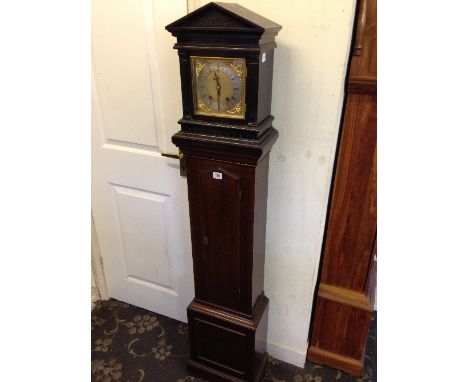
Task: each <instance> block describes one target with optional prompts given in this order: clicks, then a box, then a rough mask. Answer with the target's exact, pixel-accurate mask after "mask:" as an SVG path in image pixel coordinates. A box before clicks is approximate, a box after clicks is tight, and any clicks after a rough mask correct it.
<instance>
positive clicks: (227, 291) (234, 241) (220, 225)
mask: <svg viewBox="0 0 468 382" xmlns="http://www.w3.org/2000/svg"><path fill="white" fill-rule="evenodd" d="M198 176H199V184H200V189H201V190H203V192H202V193H200V209H201V224H202V232H201V234H202V245H203V247H202V248H203V250H202V251H203V263H204V267H203V272H204V279H203V286H204V287H203V298H204V299H206V300H207V301H211V302H213V303H216V304H220V305H224V306H226V307H230V308H233V309H238V308H239V304H240V273H239V266H240V264H239V262H240V253H239V250H240V225H239V215H240V198H241V189H240V180H239V176H237V175H236V174H233V173H230V172H228V171H226V170H224V169H223V165H222V164H220V165H219V166H217V165H216V164H215V163H208V164H207V166H205V168H204V169H202V170H201V171H200V172H199V175H198Z"/></svg>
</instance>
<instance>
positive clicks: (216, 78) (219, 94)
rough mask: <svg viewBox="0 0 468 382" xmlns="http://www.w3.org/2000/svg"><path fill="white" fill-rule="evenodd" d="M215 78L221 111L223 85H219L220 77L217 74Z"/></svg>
mask: <svg viewBox="0 0 468 382" xmlns="http://www.w3.org/2000/svg"><path fill="white" fill-rule="evenodd" d="M214 78H215V80H216V93H217V96H218V111H219V106H220V105H219V102H220V98H221V85H220V83H219V76H218V74H217V73H216V72H215V73H214Z"/></svg>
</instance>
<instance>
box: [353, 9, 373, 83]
mask: <svg viewBox="0 0 468 382" xmlns="http://www.w3.org/2000/svg"><path fill="white" fill-rule="evenodd" d="M359 4H360V9H359V11H360V12H359V14H358V18H357V25H356V38H358V37H361V40H360V41H355V42H354V44H353V47H354V49H353V56H352V59H351V68H350V73H349V75H350V79H351V78H352V77H373V78H374V79H375V80H377V1H376V0H361V1H359ZM363 19H364V23H361V21H362V20H363ZM357 45H358V47H359V46H360V49H359V54H356V53H357V52H356V51H357V49H356V48H357Z"/></svg>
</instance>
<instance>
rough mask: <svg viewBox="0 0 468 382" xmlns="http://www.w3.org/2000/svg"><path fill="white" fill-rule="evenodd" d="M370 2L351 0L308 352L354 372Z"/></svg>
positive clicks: (367, 132) (365, 318)
mask: <svg viewBox="0 0 468 382" xmlns="http://www.w3.org/2000/svg"><path fill="white" fill-rule="evenodd" d="M376 8H377V2H376V1H375V0H361V1H359V2H358V10H359V12H358V13H357V15H356V24H355V26H356V31H355V32H356V33H355V41H354V43H353V54H352V56H351V63H350V65H351V68H350V72H349V77H348V83H347V84H348V86H347V91H348V96H347V98H346V104H345V107H344V119H343V125H342V128H341V129H342V130H341V138H340V142H339V149H338V158H337V162H336V168H335V174H334V181H333V187H332V190H333V191H332V199H331V205H330V210H329V214H328V225H327V231H326V236H325V243H324V253H323V263H322V270H321V275H320V285H319V288H318V295H317V301H316V305H315V312H314V317H313V324H312V339H311V346H310V348H309V351H308V358H309V359H310V360H311V361H313V362H317V363H323V364H326V365H329V366H332V367H336V368H339V369H342V370H345V371H347V372H350V373H353V374H359V373H361V372H362V368H363V356H364V351H365V348H364V347H365V343H366V338H367V332H368V328H369V322H370V319H371V315H372V311H373V299H374V290H373V289H374V287H375V266H374V261H373V260H372V259H373V254H374V248H375V241H376V230H377V200H376V194H377V190H376V183H377V182H376V181H377V167H376V158H377V147H376V145H377V97H376V92H377V77H376V76H377V66H376V63H377V61H376V57H377V50H376V37H377V36H376V25H377V15H376Z"/></svg>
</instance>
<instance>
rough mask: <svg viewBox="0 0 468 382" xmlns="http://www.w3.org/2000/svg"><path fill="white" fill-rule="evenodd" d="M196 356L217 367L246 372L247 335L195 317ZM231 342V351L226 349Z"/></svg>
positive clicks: (237, 372)
mask: <svg viewBox="0 0 468 382" xmlns="http://www.w3.org/2000/svg"><path fill="white" fill-rule="evenodd" d="M194 330H195V344H196V358H198V359H201V360H203V361H205V362H208V363H209V364H212V365H213V366H215V367H221V368H224V369H227V370H228V371H231V372H232V371H233V372H234V373H236V374H239V375H240V376H242V375H244V374H245V372H246V353H247V335H246V334H245V333H242V332H240V331H238V330H233V329H231V328H228V327H226V326H222V325H218V324H215V323H212V322H209V321H206V320H204V319H201V318H198V317H196V318H195V323H194ZM227 343H229V347H230V349H229V351H228V352H226V351H225V346H226V344H227Z"/></svg>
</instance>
